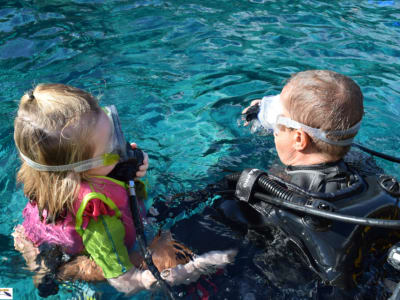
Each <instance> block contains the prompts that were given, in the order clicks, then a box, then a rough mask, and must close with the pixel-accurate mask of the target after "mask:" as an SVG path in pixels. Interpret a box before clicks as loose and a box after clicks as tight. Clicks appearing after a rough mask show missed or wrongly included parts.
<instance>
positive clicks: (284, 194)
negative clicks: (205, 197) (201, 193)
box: [225, 173, 400, 229]
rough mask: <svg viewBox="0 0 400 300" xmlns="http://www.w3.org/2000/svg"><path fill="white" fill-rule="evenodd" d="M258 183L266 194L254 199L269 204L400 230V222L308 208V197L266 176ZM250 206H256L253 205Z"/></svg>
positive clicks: (232, 178)
mask: <svg viewBox="0 0 400 300" xmlns="http://www.w3.org/2000/svg"><path fill="white" fill-rule="evenodd" d="M240 176H241V173H234V174H229V175H227V176H226V177H225V178H226V179H227V180H228V181H233V182H237V181H238V180H239V178H240ZM256 183H257V184H258V186H259V187H260V188H261V189H262V190H264V191H265V192H266V194H264V193H260V192H255V193H254V195H253V198H256V199H258V200H261V201H263V202H266V203H269V204H273V205H276V206H281V207H286V208H289V209H292V210H295V211H299V212H302V213H305V214H309V215H313V216H317V217H322V218H325V219H329V220H335V221H341V222H345V223H352V224H358V225H364V226H371V227H383V228H397V229H398V228H400V220H383V219H372V218H365V217H356V216H349V215H343V214H340V213H336V212H332V211H327V210H323V209H319V208H313V207H309V206H306V205H305V204H306V203H309V202H310V201H309V200H308V199H307V198H306V197H303V196H299V195H297V194H295V193H294V192H292V191H289V190H287V189H286V188H285V187H282V186H280V185H279V184H278V183H276V182H275V181H274V180H272V179H270V178H269V177H268V176H267V175H265V174H263V175H261V176H259V177H258V179H257V181H256ZM311 201H312V200H311ZM249 204H250V205H254V204H252V203H249Z"/></svg>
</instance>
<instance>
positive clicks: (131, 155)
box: [19, 105, 144, 173]
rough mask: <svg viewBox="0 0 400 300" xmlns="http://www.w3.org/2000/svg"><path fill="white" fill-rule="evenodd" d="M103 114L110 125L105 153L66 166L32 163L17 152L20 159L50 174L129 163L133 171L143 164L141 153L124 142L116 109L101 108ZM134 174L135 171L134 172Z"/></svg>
mask: <svg viewBox="0 0 400 300" xmlns="http://www.w3.org/2000/svg"><path fill="white" fill-rule="evenodd" d="M103 110H104V112H105V113H106V115H107V116H108V119H109V121H110V124H111V137H110V141H109V144H108V145H109V146H108V149H107V150H106V151H105V152H106V153H104V154H102V155H100V156H97V157H94V158H91V159H87V160H83V161H79V162H76V163H72V164H68V165H58V166H57V165H56V166H52V165H51V166H49V165H42V164H39V163H37V162H34V161H33V160H31V159H30V158H29V157H27V156H25V155H24V154H23V153H22V152H21V151H19V153H20V155H21V157H22V159H23V160H24V161H25V162H26V163H27V164H28V165H29V166H30V167H32V168H33V169H36V170H38V171H52V172H62V171H75V172H84V171H87V170H90V169H93V168H97V167H102V166H109V165H113V164H116V163H118V162H130V164H131V165H132V164H135V169H136V170H137V168H138V167H139V166H140V165H141V164H142V163H143V158H144V156H143V152H142V151H141V150H138V149H132V148H131V146H130V145H129V143H127V142H126V140H125V138H124V135H123V133H122V129H121V124H120V121H119V117H118V112H117V109H116V107H115V106H114V105H110V106H106V107H104V108H103ZM135 173H136V171H135Z"/></svg>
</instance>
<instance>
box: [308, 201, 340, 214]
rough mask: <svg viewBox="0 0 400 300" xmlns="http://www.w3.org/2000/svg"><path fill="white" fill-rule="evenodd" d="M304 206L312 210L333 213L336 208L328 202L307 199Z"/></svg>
mask: <svg viewBox="0 0 400 300" xmlns="http://www.w3.org/2000/svg"><path fill="white" fill-rule="evenodd" d="M305 206H307V207H311V208H314V209H320V210H325V211H332V212H333V211H335V210H336V206H335V205H333V204H332V203H330V202H328V201H324V200H321V199H308V200H307V202H306V204H305Z"/></svg>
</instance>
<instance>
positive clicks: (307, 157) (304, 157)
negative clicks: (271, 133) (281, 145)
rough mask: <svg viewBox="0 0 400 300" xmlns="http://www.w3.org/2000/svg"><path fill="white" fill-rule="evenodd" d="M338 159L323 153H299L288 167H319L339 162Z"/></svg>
mask: <svg viewBox="0 0 400 300" xmlns="http://www.w3.org/2000/svg"><path fill="white" fill-rule="evenodd" d="M337 160H338V159H337V158H332V157H331V156H328V155H326V154H322V153H310V154H303V153H298V155H295V156H294V157H293V158H292V159H291V161H290V162H288V164H287V165H289V166H309V165H318V164H324V163H329V162H335V161H337Z"/></svg>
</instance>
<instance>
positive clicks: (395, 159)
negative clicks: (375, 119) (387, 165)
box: [352, 143, 400, 164]
mask: <svg viewBox="0 0 400 300" xmlns="http://www.w3.org/2000/svg"><path fill="white" fill-rule="evenodd" d="M352 146H354V147H357V148H359V149H361V150H362V151H364V152H367V153H369V154H372V155H375V156H378V157H380V158H383V159H386V160H388V161H391V162H395V163H398V164H399V163H400V157H395V156H391V155H387V154H384V153H381V152H377V151H375V150H372V149H369V148H367V147H365V146H362V145H360V144H357V143H353V144H352Z"/></svg>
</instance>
